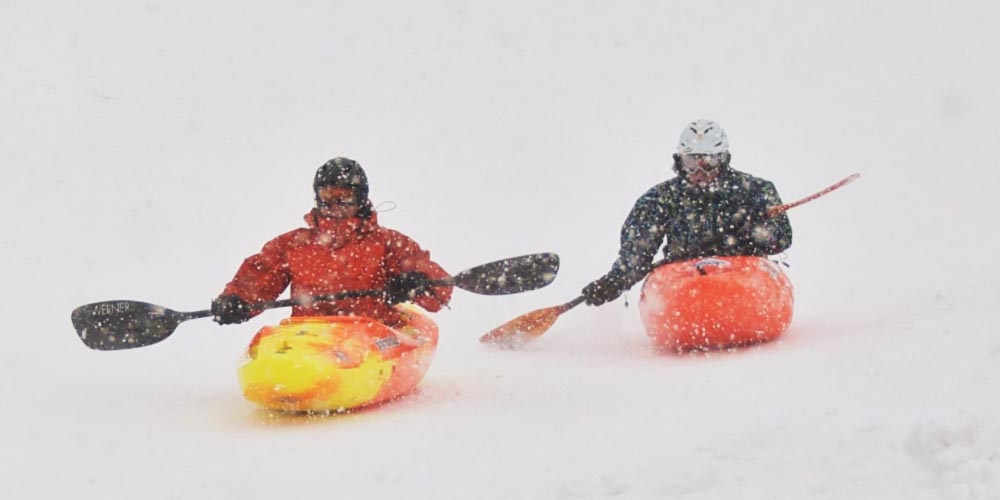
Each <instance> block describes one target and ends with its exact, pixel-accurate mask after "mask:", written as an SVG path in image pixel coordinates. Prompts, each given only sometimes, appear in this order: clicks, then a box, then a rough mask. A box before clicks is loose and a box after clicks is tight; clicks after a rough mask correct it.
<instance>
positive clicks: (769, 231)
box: [747, 181, 792, 255]
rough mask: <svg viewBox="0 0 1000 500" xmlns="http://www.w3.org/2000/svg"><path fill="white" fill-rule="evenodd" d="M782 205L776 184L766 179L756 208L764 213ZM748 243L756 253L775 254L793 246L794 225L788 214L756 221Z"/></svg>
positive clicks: (758, 194)
mask: <svg viewBox="0 0 1000 500" xmlns="http://www.w3.org/2000/svg"><path fill="white" fill-rule="evenodd" d="M779 205H782V202H781V197H779V196H778V190H777V189H775V187H774V184H773V183H771V182H768V181H764V182H763V184H762V186H761V189H760V191H759V192H758V193H757V195H756V196H755V199H754V207H753V208H754V210H755V211H756V212H757V213H758V214H764V213H766V212H767V209H769V208H773V207H777V206H779ZM747 239H748V243H749V245H750V246H751V247H752V249H753V252H752V253H753V254H756V255H774V254H776V253H781V252H784V251H785V250H787V249H788V247H790V246H792V225H791V223H790V222H789V221H788V214H787V213H781V214H779V215H775V216H774V217H767V218H762V219H761V220H757V221H754V222H753V224H752V227H751V229H750V231H749V235H747Z"/></svg>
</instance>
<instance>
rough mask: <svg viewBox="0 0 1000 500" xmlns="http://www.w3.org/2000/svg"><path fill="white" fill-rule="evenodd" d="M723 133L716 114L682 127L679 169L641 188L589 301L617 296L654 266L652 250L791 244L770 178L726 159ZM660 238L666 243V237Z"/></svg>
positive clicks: (672, 255) (714, 250) (740, 249)
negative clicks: (775, 210)
mask: <svg viewBox="0 0 1000 500" xmlns="http://www.w3.org/2000/svg"><path fill="white" fill-rule="evenodd" d="M730 158H731V156H730V154H729V140H728V139H727V138H726V132H725V131H724V130H723V129H722V127H720V126H719V125H718V124H716V123H715V122H712V121H709V120H698V121H696V122H692V123H691V124H690V125H688V126H687V127H686V128H685V129H684V131H683V132H682V133H681V137H680V142H679V144H678V147H677V154H675V155H674V167H673V168H674V172H676V173H677V177H674V178H672V179H669V180H667V181H665V182H663V183H660V184H658V185H656V186H654V187H653V188H652V189H650V190H649V191H647V192H646V194H644V195H642V197H640V198H639V200H638V201H636V203H635V206H634V207H633V208H632V211H631V213H629V215H628V218H627V219H625V224H624V225H623V226H622V231H621V249H620V250H619V252H618V260H616V261H615V263H614V265H612V266H611V270H610V271H609V272H608V273H607V274H605V275H604V276H602V277H601V278H599V279H597V280H595V281H593V282H592V283H590V284H588V285H587V286H586V287H584V289H583V292H582V293H583V296H584V298H585V300H586V302H587V304H589V305H600V304H604V303H606V302H610V301H612V300H614V299H616V298H618V297H619V296H620V295H621V294H622V293H623V292H624V291H625V290H628V289H629V288H631V287H632V285H634V284H636V283H638V282H639V281H641V280H642V279H643V278H644V277H645V276H646V274H648V273H649V271H650V270H651V268H652V266H651V265H652V263H653V258H654V256H655V255H656V252H657V251H658V250H659V249H660V247H661V246H663V256H664V257H665V258H666V259H668V260H669V261H671V262H676V261H682V260H688V259H694V258H700V257H709V256H721V255H760V256H766V255H773V254H776V253H780V252H782V251H784V250H785V249H787V248H788V247H789V246H791V244H792V226H791V225H790V224H789V222H788V216H787V215H785V214H780V215H777V216H775V217H771V218H767V217H766V215H765V214H766V212H767V209H768V208H769V207H773V206H777V205H781V204H782V202H781V198H780V197H779V196H778V191H777V190H776V189H775V188H774V184H772V183H771V182H770V181H767V180H764V179H761V178H758V177H754V176H752V175H749V174H746V173H743V172H739V171H736V170H734V169H732V168H731V167H730V165H729V161H730ZM664 240H666V244H665V245H664Z"/></svg>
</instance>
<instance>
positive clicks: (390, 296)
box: [385, 271, 431, 304]
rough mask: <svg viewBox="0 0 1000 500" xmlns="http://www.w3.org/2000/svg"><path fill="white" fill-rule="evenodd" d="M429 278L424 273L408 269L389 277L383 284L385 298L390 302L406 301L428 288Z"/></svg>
mask: <svg viewBox="0 0 1000 500" xmlns="http://www.w3.org/2000/svg"><path fill="white" fill-rule="evenodd" d="M430 286H431V279H430V277H428V276H427V275H426V274H424V273H421V272H417V271H410V272H408V273H403V274H399V275H396V276H393V277H391V278H389V281H387V282H386V284H385V300H386V302H388V303H390V304H398V303H400V302H408V301H410V300H413V299H414V298H415V297H417V296H418V295H421V294H423V293H425V292H427V290H429V289H430Z"/></svg>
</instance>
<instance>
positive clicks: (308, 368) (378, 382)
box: [238, 308, 438, 412]
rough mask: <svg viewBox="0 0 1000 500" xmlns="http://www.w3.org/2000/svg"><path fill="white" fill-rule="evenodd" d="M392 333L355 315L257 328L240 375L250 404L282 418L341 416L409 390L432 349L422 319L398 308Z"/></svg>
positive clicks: (433, 333)
mask: <svg viewBox="0 0 1000 500" xmlns="http://www.w3.org/2000/svg"><path fill="white" fill-rule="evenodd" d="M400 312H402V313H403V314H404V317H405V318H406V324H405V325H404V326H403V327H400V328H395V329H393V328H389V327H387V326H385V325H383V324H381V323H379V322H378V321H376V320H373V319H370V318H364V317H357V316H319V317H301V316H300V317H293V318H288V319H285V320H283V321H282V322H281V323H280V324H279V325H277V326H267V327H264V328H263V329H261V330H260V331H259V332H258V333H257V335H256V336H254V338H253V340H252V341H251V342H250V346H249V347H248V348H247V350H246V353H245V355H244V358H243V363H242V364H241V366H240V368H239V374H238V375H239V381H240V386H241V387H242V388H243V395H244V397H246V398H247V399H248V400H250V401H252V402H254V403H256V404H258V405H260V406H263V407H265V408H269V409H274V410H283V411H309V412H327V411H344V410H349V409H352V408H358V407H362V406H367V405H373V404H376V403H381V402H383V401H387V400H390V399H392V398H395V397H398V396H401V395H403V394H406V393H407V392H410V391H411V390H413V389H414V388H415V387H416V386H417V384H419V383H420V380H421V379H423V377H424V373H426V372H427V368H428V366H429V365H430V362H431V359H432V358H433V356H434V351H435V350H436V348H437V341H438V329H437V325H436V324H434V322H433V321H431V320H430V319H429V318H427V317H426V316H424V315H422V314H420V313H418V312H416V311H414V310H412V309H409V308H400Z"/></svg>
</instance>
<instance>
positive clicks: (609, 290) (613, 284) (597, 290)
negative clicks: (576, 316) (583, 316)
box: [581, 275, 625, 306]
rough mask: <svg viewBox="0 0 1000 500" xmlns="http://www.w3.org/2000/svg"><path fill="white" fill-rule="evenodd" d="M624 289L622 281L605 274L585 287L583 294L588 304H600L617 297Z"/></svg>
mask: <svg viewBox="0 0 1000 500" xmlns="http://www.w3.org/2000/svg"><path fill="white" fill-rule="evenodd" d="M624 291H625V290H624V287H622V284H621V281H619V280H618V279H616V278H615V277H614V276H610V275H605V276H602V277H600V278H598V279H596V280H594V281H593V282H591V283H590V284H588V285H587V286H585V287H583V291H582V292H581V294H582V295H583V297H584V299H585V300H584V301H585V302H586V303H587V305H589V306H599V305H601V304H604V303H607V302H611V301H612V300H615V299H617V298H618V296H620V295H621V294H622V292H624Z"/></svg>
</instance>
